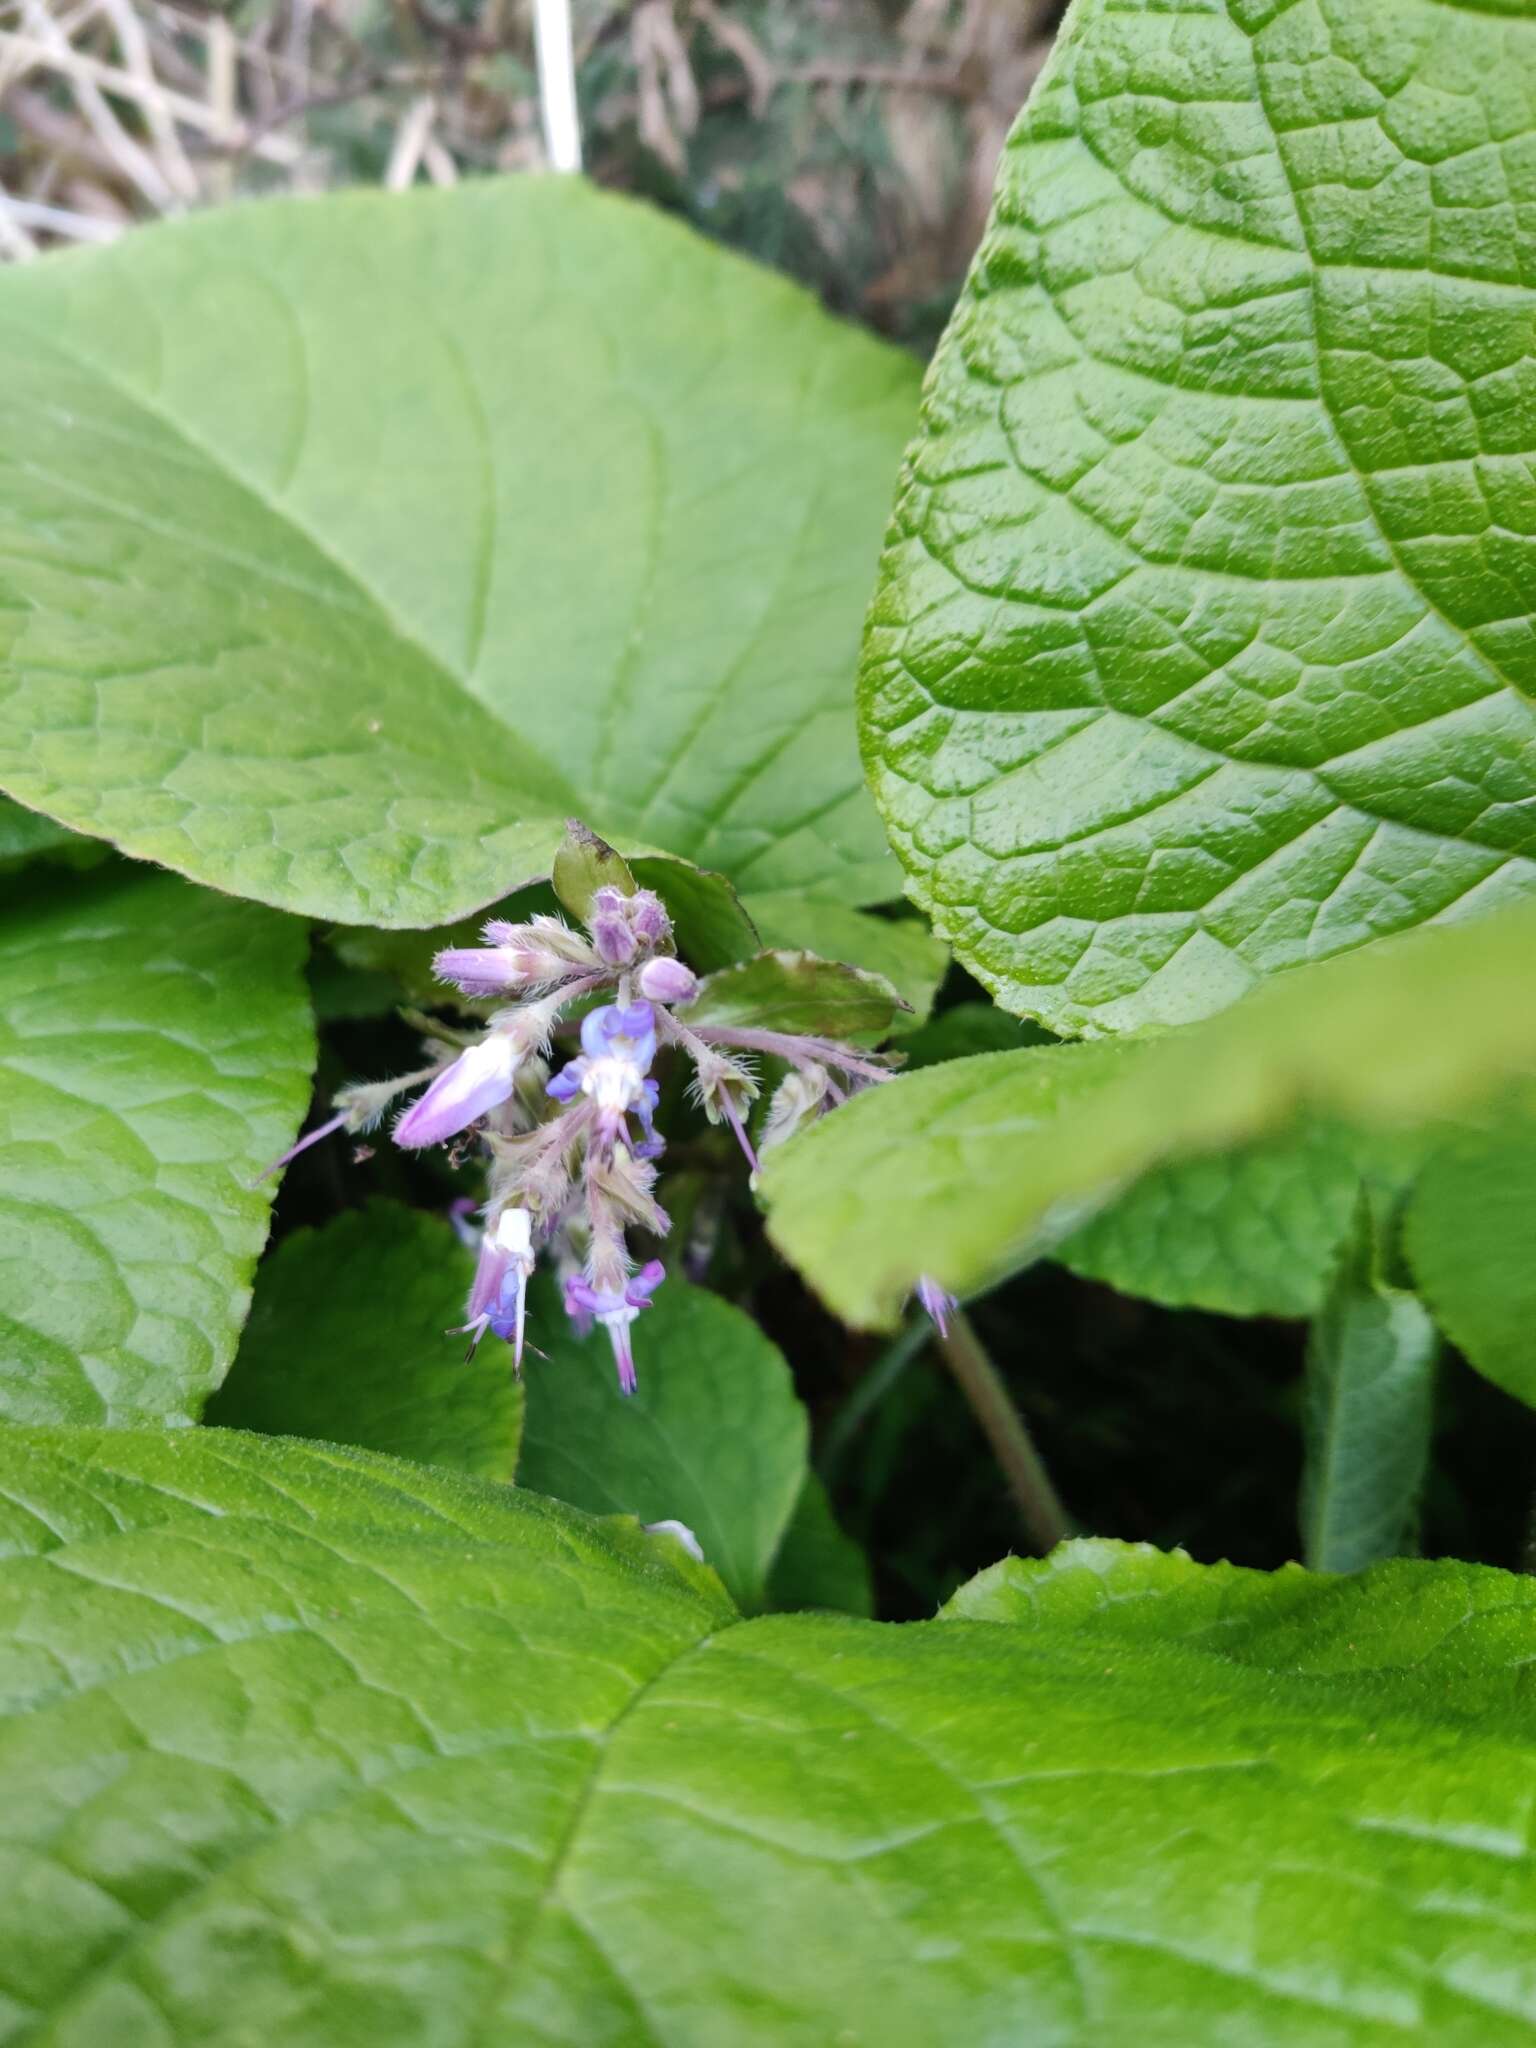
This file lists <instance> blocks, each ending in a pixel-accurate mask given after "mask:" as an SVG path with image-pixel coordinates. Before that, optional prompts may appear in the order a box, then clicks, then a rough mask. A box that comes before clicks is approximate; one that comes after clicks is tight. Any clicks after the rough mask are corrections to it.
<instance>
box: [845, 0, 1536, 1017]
mask: <svg viewBox="0 0 1536 2048" xmlns="http://www.w3.org/2000/svg"><path fill="white" fill-rule="evenodd" d="M1533 207H1536V12H1533V11H1532V10H1531V9H1530V8H1529V7H1527V6H1525V5H1523V4H1522V5H1516V4H1511V5H1500V6H1493V5H1484V6H1477V5H1465V6H1462V5H1454V4H1446V0H1305V4H1289V5H1287V4H1281V0H1170V4H1166V5H1164V4H1127V0H1076V5H1075V6H1074V8H1073V10H1072V13H1071V15H1070V17H1069V21H1068V25H1067V27H1066V29H1065V31H1064V33H1063V35H1062V37H1061V39H1060V41H1059V43H1058V45H1057V48H1056V51H1055V53H1054V56H1053V58H1052V61H1051V63H1050V65H1049V67H1048V69H1047V71H1046V73H1045V75H1044V76H1043V77H1042V78H1041V80H1040V83H1039V85H1038V86H1037V88H1036V91H1035V94H1034V97H1033V98H1032V100H1031V102H1030V105H1029V108H1028V110H1027V112H1026V114H1025V115H1024V117H1023V118H1022V120H1021V121H1020V122H1019V124H1018V126H1017V128H1016V129H1015V131H1014V133H1013V136H1012V138H1011V140H1010V143H1009V146H1008V149H1007V150H1006V152H1005V154H1004V158H1003V163H1002V168H1001V170H1000V173H999V181H998V189H997V198H996V207H995V211H994V214H993V218H992V221H991V225H990V227H989V229H988V231H987V234H986V237H985V240H984V242H983V244H982V247H981V250H980V253H979V255H978V257H977V259H976V264H975V268H974V270H973V272H972V275H971V279H970V282H969V284H968V286H967V288H966V292H965V294H964V297H963V299H962V301H961V304H960V306H959V308H958V310H957V312H956V314H955V317H954V319H953V321H952V322H951V325H950V328H949V330H948V333H947V336H946V338H945V340H944V342H943V344H942V346H941V348H940V350H939V354H938V357H937V360H936V362H935V365H934V368H933V371H932V373H931V376H930V381H929V384H928V387H927V394H926V401H925V406H924V413H923V425H922V431H921V436H920V438H919V439H918V441H917V442H916V444H915V445H914V447H913V448H912V450H911V452H910V455H909V460H908V468H907V472H906V475H905V480H904V483H903V487H902V490H901V494H900V497H899V500H898V503H897V508H896V517H895V525H894V528H893V532H892V536H891V539H890V542H889V544H888V548H887V552H886V556H885V561H884V567H883V572H882V578H881V583H880V587H879V591H878V594H877V597H876V600H875V604H874V609H873V611H872V613H871V615H870V622H869V627H868V634H867V641H866V661H865V669H864V678H863V690H862V705H863V721H864V739H865V746H866V754H867V760H868V766H869V769H870V772H871V775H872V777H873V779H874V783H875V787H876V791H877V794H878V797H879V801H880V803H881V806H882V808H883V810H884V813H885V816H886V820H887V823H888V825H889V827H890V830H891V833H892V837H893V840H894V842H895V844H896V846H897V849H898V851H899V853H900V854H901V857H902V859H903V861H904V862H905V864H906V866H907V868H908V871H909V876H910V885H911V887H912V890H913V892H914V894H915V895H916V896H917V898H918V900H919V901H920V902H921V903H922V904H923V905H924V906H925V908H927V909H929V910H930V911H931V912H932V914H933V917H934V920H935V922H936V924H937V926H938V928H939V930H940V932H941V933H942V934H943V935H944V936H946V937H948V938H949V939H951V940H952V941H953V943H954V945H955V947H956V950H957V951H958V953H959V954H960V956H961V958H962V959H963V960H964V961H965V962H966V964H967V965H968V966H970V967H972V968H973V969H974V971H975V972H976V973H977V974H979V975H980V976H981V977H982V978H983V980H985V981H986V982H987V984H988V986H989V987H991V988H992V989H993V990H994V991H995V992H996V993H997V994H998V995H999V997H1000V998H1001V999H1002V1000H1003V1001H1004V1002H1006V1003H1007V1004H1008V1005H1009V1006H1010V1007H1013V1008H1017V1009H1019V1010H1022V1011H1025V1012H1028V1013H1030V1014H1034V1015H1039V1016H1041V1017H1043V1018H1044V1019H1045V1021H1046V1022H1047V1023H1049V1024H1051V1025H1052V1026H1053V1027H1055V1028H1057V1029H1061V1030H1066V1031H1086V1032H1104V1031H1122V1030H1127V1029H1133V1028H1135V1027H1138V1026H1141V1025H1145V1024H1148V1023H1151V1022H1177V1021H1182V1020H1185V1019H1188V1018H1191V1017H1194V1016H1197V1015H1202V1014H1204V1013H1206V1012H1208V1011H1210V1010H1213V1009H1215V1008H1217V1007H1219V1006H1220V1005H1222V1004H1224V1003H1226V1002H1228V1001H1230V1000H1231V999H1232V998H1233V997H1234V996H1236V995H1238V994H1240V993H1241V992H1242V991H1243V990H1244V989H1245V988H1247V987H1249V986H1250V985H1251V984H1252V983H1253V982H1254V980H1255V979H1256V978H1257V977H1260V976H1264V975H1267V974H1269V973H1271V972H1272V971H1274V970H1275V969H1277V968H1283V967H1288V966H1291V965H1293V964H1295V963H1298V962H1301V961H1307V960H1313V959H1317V958H1319V957H1321V956H1323V955H1326V954H1331V953H1335V952H1339V951H1342V950H1345V949H1348V948H1351V947H1355V946H1358V945H1360V944H1361V943H1362V942H1364V941H1366V940H1369V939H1373V938H1375V937H1378V936H1379V935H1381V934H1383V933H1386V932H1394V931H1398V930H1401V929H1404V928H1407V927H1409V926H1413V925H1416V924H1418V923H1420V922H1422V921H1424V920H1426V919H1430V918H1436V917H1441V916H1444V915H1445V914H1446V913H1448V912H1451V911H1455V912H1457V913H1458V914H1459V913H1460V912H1462V911H1464V910H1467V909H1470V908H1477V907H1484V906H1487V905H1490V904H1492V903H1493V902H1495V901H1496V900H1498V899H1500V898H1503V897H1507V896H1509V895H1510V894H1511V893H1513V892H1516V891H1526V890H1529V889H1530V887H1531V885H1532V881H1533V879H1536V869H1533V866H1532V861H1531V857H1530V850H1531V841H1532V822H1531V820H1532V813H1533V808H1536V774H1533V769H1536V712H1533V709H1532V705H1531V701H1530V699H1531V696H1532V694H1533V692H1536V636H1533V634H1532V630H1531V621H1530V616H1529V613H1530V597H1529V593H1530V587H1531V582H1532V574H1533V570H1536V557H1533V548H1536V542H1533V539H1532V536H1533V534H1536V489H1533V486H1532V481H1531V464H1532V458H1533V455H1536V402H1533V401H1536V378H1533V371H1532V366H1531V352H1530V333H1531V324H1532V319H1533V316H1536V266H1533V264H1532V262H1531V258H1530V248H1529V232H1528V227H1529V216H1530V213H1531V211H1532V209H1533Z"/></svg>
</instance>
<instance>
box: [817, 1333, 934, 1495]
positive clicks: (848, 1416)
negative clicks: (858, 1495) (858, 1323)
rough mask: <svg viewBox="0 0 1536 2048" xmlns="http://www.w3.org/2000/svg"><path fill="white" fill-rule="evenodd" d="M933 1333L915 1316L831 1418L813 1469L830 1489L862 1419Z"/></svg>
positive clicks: (877, 1405)
mask: <svg viewBox="0 0 1536 2048" xmlns="http://www.w3.org/2000/svg"><path fill="white" fill-rule="evenodd" d="M932 1334H933V1325H932V1323H930V1322H929V1320H928V1318H927V1317H926V1316H918V1317H916V1318H915V1319H914V1320H913V1321H912V1322H910V1323H909V1324H908V1325H907V1327H906V1328H905V1329H904V1330H903V1331H902V1332H901V1334H900V1336H899V1337H896V1338H894V1339H893V1340H892V1342H891V1343H890V1344H889V1345H888V1346H887V1348H886V1349H885V1350H884V1351H883V1352H882V1353H881V1354H880V1356H879V1357H878V1358H877V1359H876V1360H875V1362H874V1364H873V1365H872V1366H871V1367H870V1369H869V1371H868V1372H867V1373H865V1375H864V1377H863V1378H862V1379H861V1380H860V1381H859V1383H858V1385H857V1386H856V1387H855V1388H854V1390H853V1392H852V1393H851V1394H850V1395H849V1396H848V1398H847V1400H846V1401H845V1402H844V1403H843V1405H842V1407H841V1408H840V1409H839V1410H838V1412H837V1414H836V1415H835V1416H834V1417H833V1419H832V1424H831V1427H830V1428H829V1429H828V1431H827V1434H826V1438H825V1441H824V1442H823V1444H822V1446H821V1452H820V1455H819V1456H818V1458H817V1460H816V1469H817V1471H818V1472H819V1473H820V1474H821V1477H822V1479H823V1481H824V1482H825V1483H826V1484H827V1485H828V1486H830V1485H831V1484H832V1478H833V1475H834V1473H835V1472H836V1471H837V1470H838V1469H839V1467H840V1466H841V1465H842V1462H843V1459H844V1458H845V1457H846V1456H847V1454H848V1447H849V1445H850V1444H851V1443H852V1442H853V1439H854V1437H855V1436H856V1435H857V1433H858V1431H859V1430H860V1429H861V1428H862V1426H863V1424H864V1422H865V1420H866V1419H867V1418H868V1416H869V1415H870V1414H871V1413H872V1412H873V1410H874V1409H876V1408H878V1407H879V1405H880V1403H881V1402H882V1401H883V1400H884V1399H885V1397H886V1395H887V1394H888V1393H889V1392H890V1391H891V1389H892V1387H894V1386H895V1384H896V1382H897V1381H898V1380H899V1379H900V1378H901V1375H902V1374H903V1373H904V1372H905V1371H906V1369H907V1367H908V1366H909V1365H910V1364H911V1363H912V1360H913V1359H914V1358H916V1356H917V1354H918V1352H919V1351H921V1350H922V1348H923V1346H924V1345H925V1344H926V1343H927V1342H928V1339H929V1337H930V1336H931V1335H932Z"/></svg>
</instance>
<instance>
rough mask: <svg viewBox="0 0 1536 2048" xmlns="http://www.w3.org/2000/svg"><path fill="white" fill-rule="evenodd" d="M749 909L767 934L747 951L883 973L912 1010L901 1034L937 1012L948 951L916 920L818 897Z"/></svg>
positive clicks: (762, 899) (777, 899)
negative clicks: (815, 958) (811, 956)
mask: <svg viewBox="0 0 1536 2048" xmlns="http://www.w3.org/2000/svg"><path fill="white" fill-rule="evenodd" d="M746 907H747V909H748V911H749V912H750V913H751V917H752V921H753V923H754V924H755V925H756V926H757V929H758V931H759V932H760V933H761V934H762V937H761V939H760V940H759V941H758V942H757V944H755V945H753V946H752V947H750V948H748V951H751V952H756V951H757V950H758V946H759V945H763V946H770V947H772V948H773V949H774V950H775V951H776V952H780V951H782V952H788V953H794V952H802V951H803V952H807V953H819V954H820V956H821V958H822V959H823V960H844V961H846V962H847V963H848V965H849V966H850V967H862V968H864V969H865V970H866V972H868V973H870V974H879V975H883V976H884V978H885V979H886V980H887V981H888V982H889V983H890V984H891V986H892V988H894V989H895V990H896V992H897V994H898V995H900V996H901V997H902V998H903V999H904V1000H905V1001H906V1002H908V1003H910V1004H911V1006H912V1014H911V1015H910V1016H907V1015H906V1014H905V1013H903V1014H902V1015H899V1016H898V1017H897V1018H896V1019H895V1022H894V1024H893V1026H892V1028H893V1030H894V1031H896V1032H897V1033H899V1034H902V1035H905V1034H906V1033H907V1032H908V1031H910V1030H912V1029H914V1028H915V1027H916V1026H917V1025H919V1024H921V1022H922V1020H923V1019H924V1018H925V1017H926V1016H927V1015H928V1012H929V1011H930V1010H931V1009H932V1007H933V999H934V997H935V995H937V993H938V989H939V984H940V982H942V981H943V979H944V976H945V973H946V971H947V969H948V967H949V948H948V947H947V946H946V945H945V944H944V941H943V940H942V939H936V938H935V937H934V935H933V933H932V932H931V931H930V930H929V929H928V927H927V925H926V924H923V923H922V922H920V921H919V920H918V919H917V918H915V917H876V916H871V915H870V914H869V913H868V912H867V911H863V910H854V909H852V908H850V907H849V906H848V905H846V904H842V903H831V902H827V901H826V900H824V899H823V898H821V897H814V896H796V895H784V896H753V897H750V898H749V899H748V902H747V906H746ZM738 957H744V956H738Z"/></svg>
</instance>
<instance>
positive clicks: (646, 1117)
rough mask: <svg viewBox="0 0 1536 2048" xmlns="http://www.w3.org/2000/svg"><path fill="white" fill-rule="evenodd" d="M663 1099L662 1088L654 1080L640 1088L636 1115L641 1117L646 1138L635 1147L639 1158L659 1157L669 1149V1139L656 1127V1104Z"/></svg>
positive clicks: (641, 1124) (641, 1125) (641, 1126)
mask: <svg viewBox="0 0 1536 2048" xmlns="http://www.w3.org/2000/svg"><path fill="white" fill-rule="evenodd" d="M660 1101H661V1089H660V1087H659V1086H658V1085H657V1083H656V1082H654V1081H647V1082H646V1084H645V1086H644V1087H643V1088H642V1089H641V1090H640V1100H639V1101H638V1102H637V1103H636V1104H635V1115H636V1116H637V1117H639V1119H640V1128H641V1130H642V1131H644V1133H645V1137H644V1139H643V1140H642V1141H641V1143H640V1144H638V1145H636V1146H635V1148H634V1152H635V1157H636V1158H637V1159H659V1158H660V1157H661V1155H662V1153H663V1152H665V1151H666V1149H667V1141H666V1139H665V1138H664V1137H663V1136H662V1135H661V1133H660V1131H658V1130H657V1128H656V1106H657V1104H658V1103H659V1102H660Z"/></svg>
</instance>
